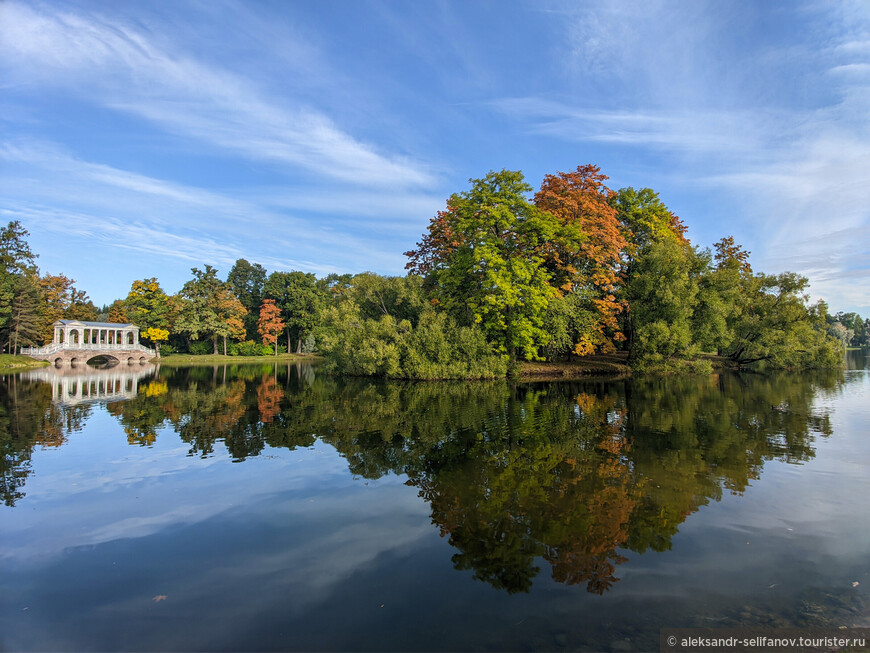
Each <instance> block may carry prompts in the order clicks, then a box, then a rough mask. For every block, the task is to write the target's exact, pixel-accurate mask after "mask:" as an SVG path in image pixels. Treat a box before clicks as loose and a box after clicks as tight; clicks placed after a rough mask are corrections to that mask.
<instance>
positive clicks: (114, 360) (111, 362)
mask: <svg viewBox="0 0 870 653" xmlns="http://www.w3.org/2000/svg"><path fill="white" fill-rule="evenodd" d="M97 359H104V360H105V361H106V366H108V367H114V366H115V365H117V364H118V363H120V362H121V360H120V359H119V358H118V357H117V356H113V355H112V354H109V353H107V352H104V351H103V352H100V353H98V354H95V355H93V356H91V357H90V358H88V360H87V363H88V365H92V364H93V362H94V361H95V360H97Z"/></svg>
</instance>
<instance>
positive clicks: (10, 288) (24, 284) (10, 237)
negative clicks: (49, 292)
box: [0, 220, 41, 351]
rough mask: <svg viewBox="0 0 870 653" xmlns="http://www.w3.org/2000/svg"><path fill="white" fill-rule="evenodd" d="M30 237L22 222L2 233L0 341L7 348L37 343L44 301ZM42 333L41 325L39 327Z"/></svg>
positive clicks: (8, 227)
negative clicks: (40, 312) (41, 307)
mask: <svg viewBox="0 0 870 653" xmlns="http://www.w3.org/2000/svg"><path fill="white" fill-rule="evenodd" d="M28 235H30V234H29V232H28V231H27V229H25V228H24V227H23V226H22V225H21V223H20V222H18V221H17V220H13V221H11V222H9V223H8V224H7V225H6V226H5V227H4V228H3V229H2V230H0V339H2V344H3V346H4V347H7V346H9V347H12V350H11V351H15V348H16V347H17V346H19V344H21V345H26V344H35V341H34V339H35V338H37V337H38V335H39V334H38V333H34V331H33V326H32V325H33V321H34V320H36V321H37V322H38V319H39V305H40V301H41V297H40V292H39V288H38V286H37V284H36V278H37V275H38V269H37V267H36V258H37V255H36V254H34V253H33V252H32V251H31V249H30V245H29V244H28V243H27V236H28ZM35 328H36V330H37V331H38V329H39V327H38V325H37V326H36V327H35Z"/></svg>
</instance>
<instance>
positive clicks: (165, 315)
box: [118, 277, 179, 355]
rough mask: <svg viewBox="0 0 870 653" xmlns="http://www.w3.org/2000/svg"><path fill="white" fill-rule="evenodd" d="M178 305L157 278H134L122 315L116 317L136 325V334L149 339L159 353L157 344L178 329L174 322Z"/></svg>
mask: <svg viewBox="0 0 870 653" xmlns="http://www.w3.org/2000/svg"><path fill="white" fill-rule="evenodd" d="M177 307H178V303H177V301H175V300H174V299H173V298H170V297H169V296H167V294H166V293H165V292H164V291H163V288H161V287H160V283H159V282H158V281H157V278H156V277H151V278H149V279H137V280H136V281H134V282H133V283H132V285H131V286H130V292H129V293H128V294H127V299H125V300H124V314H123V316H122V315H120V314H119V315H118V318H119V319H120V318H121V317H123V318H124V320H123V321H125V322H128V321H129V322H131V323H133V324H136V325H138V326H139V327H140V328H141V330H140V332H139V336H140V337H141V338H144V339H145V340H147V341H150V342H151V344H152V345H154V347H155V349H157V352H158V355H159V352H160V343H161V342H162V341H163V340H166V339H167V338H168V337H169V332H171V331H178V330H179V328H178V327H177V326H176V325H175V320H176V317H177V312H178V311H177ZM152 335H153V336H154V337H153V338H152V337H151V336H152Z"/></svg>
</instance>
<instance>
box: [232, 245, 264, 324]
mask: <svg viewBox="0 0 870 653" xmlns="http://www.w3.org/2000/svg"><path fill="white" fill-rule="evenodd" d="M265 283H266V268H264V267H263V266H262V265H260V264H259V263H248V261H246V260H245V259H243V258H240V259H239V260H237V261H236V262H235V264H234V265H233V267H232V269H231V270H230V272H229V274H228V275H227V285H228V286H229V288H230V290H232V292H233V294H234V295H235V296H236V297H237V298H238V300H239V302H241V304H242V306H244V307H245V310H246V311H247V313H246V315H245V317H244V323H245V334H246V337H247V339H248V340H256V338H257V314H258V312H259V310H260V304H261V303H262V301H263V286H264V285H265Z"/></svg>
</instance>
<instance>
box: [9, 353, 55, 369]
mask: <svg viewBox="0 0 870 653" xmlns="http://www.w3.org/2000/svg"><path fill="white" fill-rule="evenodd" d="M46 365H48V361H38V360H35V359H33V358H31V357H30V356H15V355H13V354H0V372H9V371H12V370H24V369H28V368H34V367H45V366H46Z"/></svg>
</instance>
